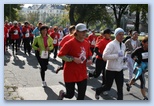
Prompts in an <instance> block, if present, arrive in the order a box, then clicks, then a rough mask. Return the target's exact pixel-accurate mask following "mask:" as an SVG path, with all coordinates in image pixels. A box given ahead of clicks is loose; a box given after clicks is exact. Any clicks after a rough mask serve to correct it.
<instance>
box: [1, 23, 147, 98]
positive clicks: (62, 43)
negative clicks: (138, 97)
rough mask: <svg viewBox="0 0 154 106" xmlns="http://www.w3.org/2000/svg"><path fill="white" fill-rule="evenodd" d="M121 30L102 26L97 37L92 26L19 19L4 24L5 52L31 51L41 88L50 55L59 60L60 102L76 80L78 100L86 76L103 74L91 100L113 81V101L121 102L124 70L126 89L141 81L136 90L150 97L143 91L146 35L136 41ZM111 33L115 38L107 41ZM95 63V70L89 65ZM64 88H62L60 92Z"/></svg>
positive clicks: (132, 34)
mask: <svg viewBox="0 0 154 106" xmlns="http://www.w3.org/2000/svg"><path fill="white" fill-rule="evenodd" d="M124 32H125V31H124V30H123V29H122V28H116V29H115V30H114V33H113V32H112V31H111V29H109V28H106V29H104V30H103V31H101V32H100V34H99V35H98V34H97V35H96V34H95V30H89V29H87V27H86V25H85V24H84V23H78V24H77V25H67V26H66V27H65V28H63V27H61V26H47V25H45V24H43V23H41V22H38V24H37V26H34V25H32V24H30V23H29V22H28V21H25V22H23V23H20V22H17V21H13V22H8V21H7V20H6V21H5V22H4V54H5V53H6V51H7V50H8V49H12V56H14V55H18V51H20V49H21V48H23V50H24V54H25V55H28V56H31V52H32V51H33V50H34V51H35V56H36V61H38V63H39V65H40V68H39V70H40V75H41V79H42V86H43V87H46V86H47V84H46V81H45V71H46V70H47V69H48V62H49V58H50V55H51V53H53V57H52V58H53V59H56V58H57V56H58V57H59V58H60V59H61V60H62V65H61V66H59V67H58V69H57V70H55V71H56V73H57V74H58V72H59V71H60V70H63V71H64V72H63V77H64V82H65V88H66V89H65V90H60V92H59V97H58V99H59V100H62V99H63V98H70V99H71V98H73V96H74V93H75V84H77V89H78V97H77V100H84V97H85V92H86V88H87V80H88V78H98V77H100V76H101V77H102V83H101V85H100V87H98V88H96V91H95V92H96V93H95V95H94V96H95V98H96V99H99V95H100V94H101V93H103V94H104V95H107V92H106V91H109V90H110V89H111V87H112V84H113V81H114V80H115V82H116V86H117V100H123V84H124V74H123V70H128V74H129V79H128V82H126V86H127V88H126V89H127V91H128V92H129V91H130V90H131V87H132V86H131V85H132V84H134V83H135V81H136V80H138V79H139V80H140V81H141V85H140V89H141V94H142V95H143V100H148V97H147V94H146V91H145V77H144V73H145V72H147V71H148V36H145V37H143V39H142V40H141V41H139V40H138V36H139V34H138V32H137V31H133V30H130V31H129V33H128V35H127V37H124ZM111 34H113V35H114V39H111ZM92 64H95V70H87V66H89V65H92ZM64 91H65V92H64Z"/></svg>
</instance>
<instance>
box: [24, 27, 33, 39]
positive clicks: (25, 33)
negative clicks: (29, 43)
mask: <svg viewBox="0 0 154 106" xmlns="http://www.w3.org/2000/svg"><path fill="white" fill-rule="evenodd" d="M30 31H31V29H30V27H25V26H24V27H23V28H22V33H23V38H29V37H30Z"/></svg>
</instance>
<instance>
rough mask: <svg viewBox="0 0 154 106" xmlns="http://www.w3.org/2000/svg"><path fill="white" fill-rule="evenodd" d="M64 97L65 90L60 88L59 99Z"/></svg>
mask: <svg viewBox="0 0 154 106" xmlns="http://www.w3.org/2000/svg"><path fill="white" fill-rule="evenodd" d="M63 98H64V91H63V90H60V91H59V96H58V100H63Z"/></svg>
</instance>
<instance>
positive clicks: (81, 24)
mask: <svg viewBox="0 0 154 106" xmlns="http://www.w3.org/2000/svg"><path fill="white" fill-rule="evenodd" d="M75 29H76V30H78V31H87V30H88V29H87V27H86V25H85V24H83V23H79V24H77V25H76V26H75Z"/></svg>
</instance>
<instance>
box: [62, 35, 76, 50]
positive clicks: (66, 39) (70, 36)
mask: <svg viewBox="0 0 154 106" xmlns="http://www.w3.org/2000/svg"><path fill="white" fill-rule="evenodd" d="M72 38H74V36H72V35H69V34H68V35H66V36H64V37H63V39H62V40H61V41H60V43H59V46H60V47H62V46H63V45H64V44H65V43H66V42H67V41H69V40H70V39H72Z"/></svg>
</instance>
